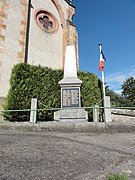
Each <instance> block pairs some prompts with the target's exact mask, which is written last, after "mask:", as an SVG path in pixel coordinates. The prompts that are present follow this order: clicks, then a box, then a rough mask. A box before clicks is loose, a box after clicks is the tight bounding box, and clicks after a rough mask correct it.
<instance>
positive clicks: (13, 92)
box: [4, 64, 100, 121]
mask: <svg viewBox="0 0 135 180" xmlns="http://www.w3.org/2000/svg"><path fill="white" fill-rule="evenodd" d="M78 77H79V78H80V79H81V80H82V81H83V84H82V87H81V98H82V106H84V107H86V106H87V107H88V106H92V105H94V104H95V103H97V102H98V101H99V100H100V88H99V87H98V78H97V76H96V75H94V74H92V73H88V72H78ZM62 78H63V71H62V70H52V69H50V68H47V67H45V68H44V67H41V66H33V65H29V64H17V65H15V66H14V68H13V70H12V74H11V79H10V90H9V93H8V96H7V99H6V104H5V108H4V109H5V110H7V109H8V110H22V109H30V107H31V99H32V98H37V99H38V108H39V109H44V108H46V109H47V108H60V104H61V101H60V86H59V84H58V82H59V81H60V80H61V79H62ZM88 112H89V118H90V120H91V119H92V110H88ZM53 113H54V112H52V111H47V110H46V111H38V121H48V120H53ZM29 115H30V112H29V111H27V112H24V111H23V112H21V111H19V112H5V113H4V117H5V120H9V121H29Z"/></svg>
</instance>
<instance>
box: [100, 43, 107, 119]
mask: <svg viewBox="0 0 135 180" xmlns="http://www.w3.org/2000/svg"><path fill="white" fill-rule="evenodd" d="M99 48H100V56H101V52H102V44H99ZM102 83H103V103H104V107H105V106H106V105H105V104H106V99H105V98H106V95H105V76H104V70H102ZM104 116H105V122H106V109H105V108H104Z"/></svg>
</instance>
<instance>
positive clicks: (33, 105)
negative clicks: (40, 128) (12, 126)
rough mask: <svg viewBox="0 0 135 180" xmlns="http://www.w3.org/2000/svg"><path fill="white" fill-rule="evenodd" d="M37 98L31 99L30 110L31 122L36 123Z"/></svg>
mask: <svg viewBox="0 0 135 180" xmlns="http://www.w3.org/2000/svg"><path fill="white" fill-rule="evenodd" d="M36 109H37V99H36V98H33V99H31V111H30V123H36V122H37V111H35V110H36Z"/></svg>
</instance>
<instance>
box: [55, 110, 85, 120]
mask: <svg viewBox="0 0 135 180" xmlns="http://www.w3.org/2000/svg"><path fill="white" fill-rule="evenodd" d="M54 120H57V121H61V122H82V121H87V120H88V112H87V111H85V109H83V108H82V109H81V108H80V109H61V110H59V111H56V112H54Z"/></svg>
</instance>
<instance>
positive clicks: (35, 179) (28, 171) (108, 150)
mask: <svg viewBox="0 0 135 180" xmlns="http://www.w3.org/2000/svg"><path fill="white" fill-rule="evenodd" d="M109 173H122V174H124V173H126V174H127V175H128V176H129V177H130V179H131V180H135V133H115V134H114V133H113V134H107V133H99V134H95V133H56V132H23V131H15V130H2V129H1V130H0V180H42V179H43V180H105V179H107V178H106V177H107V175H108V174H109Z"/></svg>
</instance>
